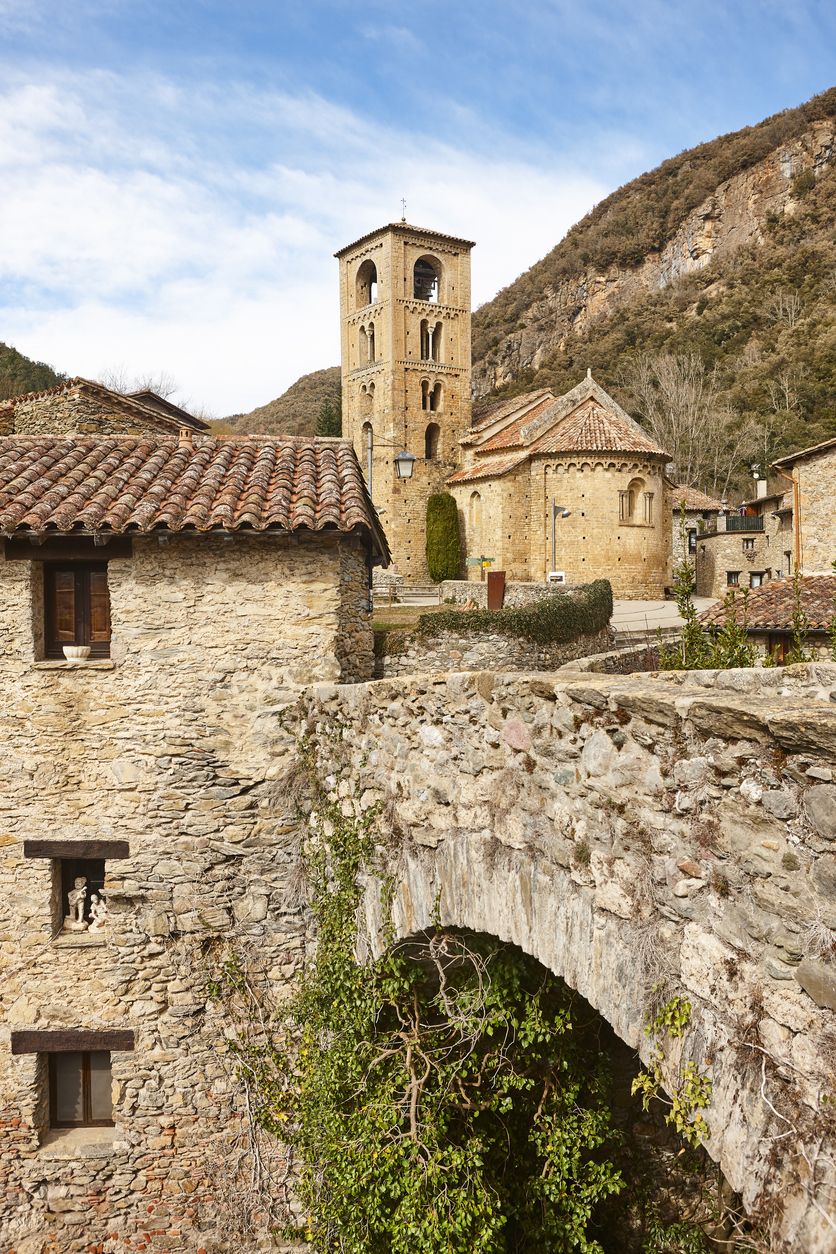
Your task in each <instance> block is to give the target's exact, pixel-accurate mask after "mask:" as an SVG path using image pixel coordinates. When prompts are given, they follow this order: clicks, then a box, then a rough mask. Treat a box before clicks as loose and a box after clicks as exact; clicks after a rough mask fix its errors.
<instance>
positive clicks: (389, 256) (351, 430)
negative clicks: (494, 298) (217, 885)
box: [335, 222, 473, 583]
mask: <svg viewBox="0 0 836 1254" xmlns="http://www.w3.org/2000/svg"><path fill="white" fill-rule="evenodd" d="M472 247H473V244H472V242H471V241H469V240H463V239H456V238H454V237H453V236H450V235H442V234H440V232H438V231H424V230H421V229H420V228H418V227H414V226H409V225H408V223H406V222H395V223H391V224H390V225H389V226H383V227H380V228H379V229H378V230H376V231H372V232H370V233H369V234H368V235H364V236H363V237H362V239H359V240H356V241H355V242H354V243H353V244H349V245H347V247H345V248H341V249H340V251H339V252H338V253H336V254H335V255H336V257H337V259H338V261H339V263H340V322H341V332H342V396H343V435H345V436H346V437H347V438H348V439H350V440H351V441H352V442H353V444H354V447H355V449H356V450H357V456H358V458H359V459H360V464H361V465H362V466H363V469H364V472H365V475H366V482H367V483H368V485H369V488H370V491H371V494H372V500H373V501H374V503H375V505H376V506H377V508H378V510H379V511H380V513H381V514H382V521H383V525H384V527H385V528H386V534H387V536H388V539H389V544H390V545H391V548H392V554H393V557H394V561H395V569H396V570H397V571H398V573H399V574H402V575H403V576H404V577H405V578H406V579H407V580H408V581H409V582H412V583H421V582H423V581H425V580H426V579H427V578H428V577H429V576H428V571H427V560H426V507H427V498H428V497H429V496H430V495H431V494H432V493H433V492H443V491H444V481H445V479H446V478H447V477H448V476H449V475H450V474H452V472H453V471H454V470H455V469H456V466H457V464H458V457H459V445H458V441H459V439H460V438H461V436H462V435H463V434H464V432H465V431H466V430H467V428H468V427H469V426H470V410H471V406H470V250H471V248H472ZM403 449H405V450H406V451H407V452H409V453H412V454H413V456H414V457H415V458H416V461H415V462H414V469H413V474H412V478H411V479H399V478H398V476H397V472H396V468H395V462H394V459H395V457H396V456H397V454H398V453H399V452H401V450H403Z"/></svg>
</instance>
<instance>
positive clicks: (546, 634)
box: [416, 579, 612, 644]
mask: <svg viewBox="0 0 836 1254" xmlns="http://www.w3.org/2000/svg"><path fill="white" fill-rule="evenodd" d="M611 618H612V587H611V586H610V581H609V580H608V579H596V580H595V582H594V583H589V584H586V585H585V586H584V587H583V588H579V589H578V590H577V592H572V593H567V592H554V593H553V594H552V595H550V596H544V597H543V598H542V600H540V601H536V602H535V603H534V604H533V605H526V606H523V607H521V608H519V609H504V610H441V611H440V612H439V613H437V614H422V615H421V617H420V618H419V619H418V626H417V628H416V631H418V632H419V633H420V634H421V635H422V636H437V635H438V634H439V633H440V632H443V631H454V632H456V633H457V634H462V633H464V634H473V635H491V634H493V633H496V634H498V635H503V636H519V637H521V638H522V639H524V640H533V641H534V642H535V643H536V644H566V643H568V642H569V641H570V640H576V639H577V637H578V636H583V635H595V634H597V633H598V632H599V631H603V630H604V628H605V627H606V626H607V624H608V623H609V621H610V619H611Z"/></svg>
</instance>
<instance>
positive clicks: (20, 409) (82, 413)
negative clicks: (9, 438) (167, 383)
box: [0, 378, 208, 436]
mask: <svg viewBox="0 0 836 1254" xmlns="http://www.w3.org/2000/svg"><path fill="white" fill-rule="evenodd" d="M183 429H185V430H188V431H204V432H205V431H207V430H208V424H207V423H205V422H204V421H203V419H202V418H195V417H194V415H193V414H190V413H188V412H187V411H186V410H185V409H181V408H180V406H179V405H175V404H173V403H172V402H171V401H169V400H166V399H165V398H164V397H162V396H158V395H157V394H156V392H152V391H150V390H149V389H147V388H145V389H143V390H142V391H139V392H132V393H130V394H128V395H125V394H123V393H121V392H115V391H114V390H113V389H112V388H108V387H105V386H104V384H103V383H95V382H94V381H93V380H92V379H79V378H75V379H67V380H66V381H65V382H64V383H59V384H57V385H56V386H55V387H52V388H47V389H45V390H43V391H40V392H27V393H26V394H25V395H24V396H14V397H12V398H11V399H10V400H6V401H0V436H4V435H44V434H47V435H97V434H103V433H107V434H109V435H140V434H148V435H150V434H152V433H156V434H157V435H176V434H177V433H178V431H180V430H183Z"/></svg>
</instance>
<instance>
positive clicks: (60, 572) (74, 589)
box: [44, 562, 110, 658]
mask: <svg viewBox="0 0 836 1254" xmlns="http://www.w3.org/2000/svg"><path fill="white" fill-rule="evenodd" d="M44 604H45V608H46V615H45V639H44V645H45V650H44V651H45V654H46V656H47V657H48V658H51V657H54V658H61V657H63V656H64V653H63V647H64V645H65V644H79V645H89V646H90V656H91V657H110V596H109V594H108V589H107V563H106V562H77V563H73V564H68V565H66V566H64V565H59V564H58V563H52V562H48V563H45V564H44Z"/></svg>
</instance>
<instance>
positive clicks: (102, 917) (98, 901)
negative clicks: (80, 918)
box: [90, 893, 108, 932]
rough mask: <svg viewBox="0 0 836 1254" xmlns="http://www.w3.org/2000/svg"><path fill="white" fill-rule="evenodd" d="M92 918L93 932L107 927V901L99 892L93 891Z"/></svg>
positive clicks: (91, 928)
mask: <svg viewBox="0 0 836 1254" xmlns="http://www.w3.org/2000/svg"><path fill="white" fill-rule="evenodd" d="M90 918H91V919H92V922H91V924H90V931H91V932H102V931H104V929H105V928H106V927H107V921H108V913H107V902H106V901H105V899H104V897H102V896H100V895H99V893H93V895H92V896H91V898H90Z"/></svg>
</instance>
